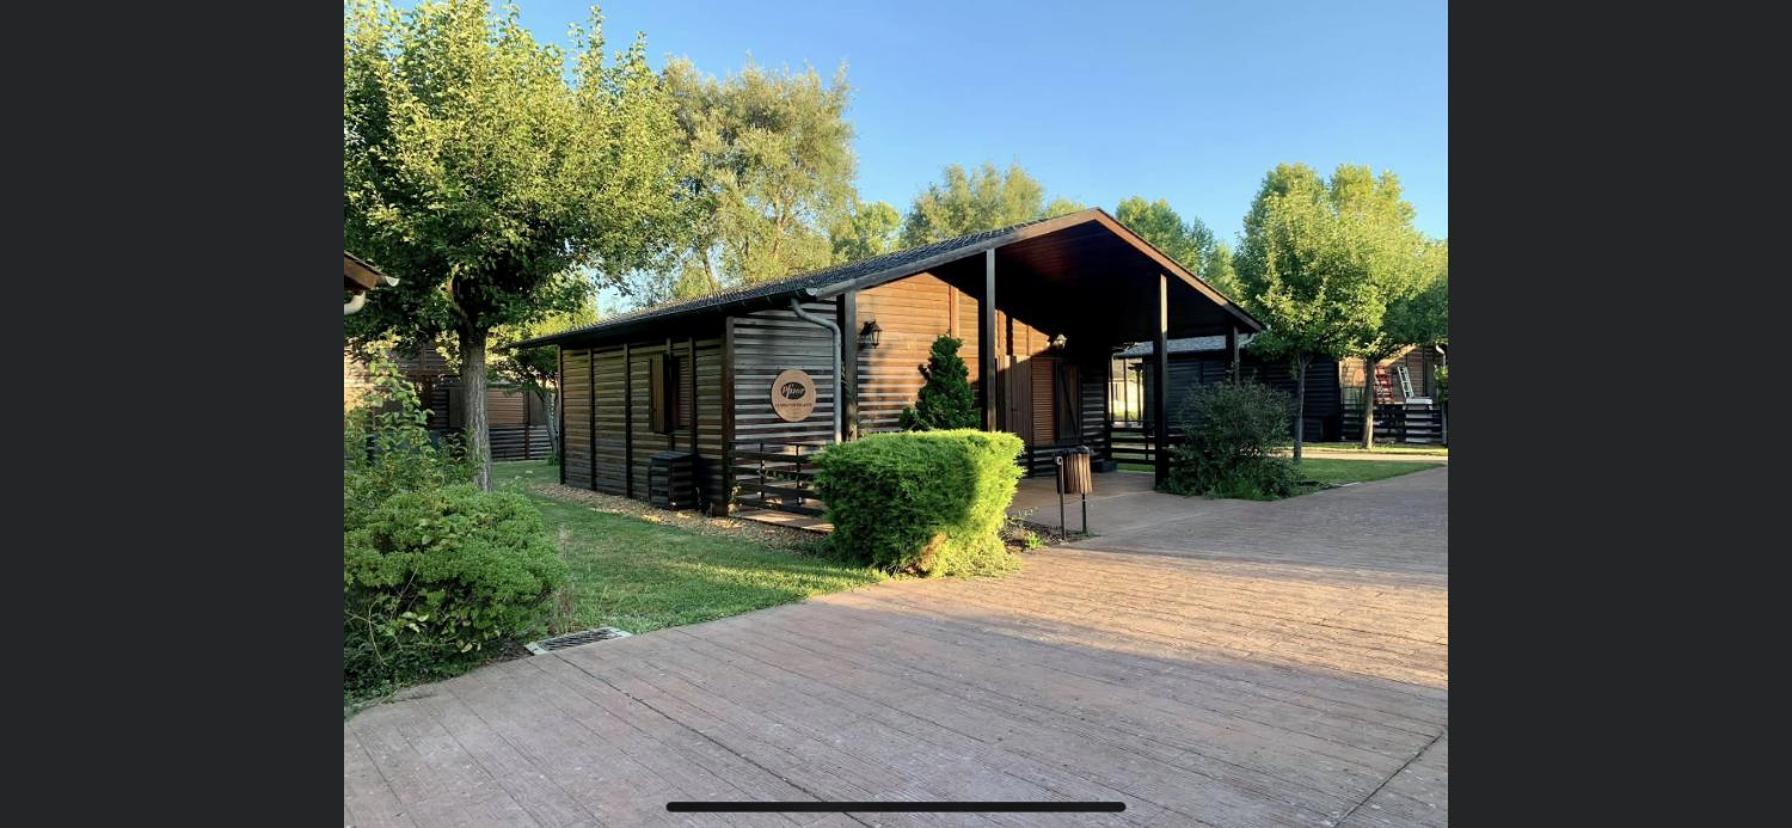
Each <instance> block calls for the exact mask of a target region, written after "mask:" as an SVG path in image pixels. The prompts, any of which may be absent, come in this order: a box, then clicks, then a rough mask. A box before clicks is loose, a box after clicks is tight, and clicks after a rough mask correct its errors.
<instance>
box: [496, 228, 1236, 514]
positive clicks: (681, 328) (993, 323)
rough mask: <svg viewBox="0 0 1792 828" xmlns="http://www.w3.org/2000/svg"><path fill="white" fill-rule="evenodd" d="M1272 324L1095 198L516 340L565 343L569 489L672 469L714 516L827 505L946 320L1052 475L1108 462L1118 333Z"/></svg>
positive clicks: (994, 421)
mask: <svg viewBox="0 0 1792 828" xmlns="http://www.w3.org/2000/svg"><path fill="white" fill-rule="evenodd" d="M1261 328H1262V326H1261V325H1260V324H1259V323H1258V322H1257V321H1256V320H1254V319H1252V318H1251V317H1250V316H1249V315H1248V314H1246V313H1245V312H1244V311H1243V310H1242V309H1239V308H1238V307H1236V306H1235V305H1233V304H1232V303H1231V302H1230V301H1229V300H1227V299H1226V298H1225V297H1224V296H1222V295H1221V294H1219V293H1218V292H1217V291H1214V290H1213V289H1212V288H1211V287H1209V286H1208V285H1206V283H1204V282H1201V281H1200V280H1199V279H1197V278H1196V277H1195V276H1194V274H1192V273H1189V272H1188V271H1187V270H1185V269H1183V268H1182V267H1181V266H1179V265H1177V264H1176V263H1175V262H1174V261H1172V260H1170V259H1169V258H1168V257H1167V256H1164V255H1163V254H1162V253H1161V252H1159V251H1157V250H1156V249H1155V248H1152V247H1151V246H1150V245H1149V244H1148V243H1146V242H1145V241H1143V240H1142V239H1140V238H1139V237H1138V236H1137V235H1135V234H1133V233H1132V232H1131V231H1130V230H1127V229H1126V228H1125V227H1123V226H1122V225H1120V224H1119V222H1117V221H1114V219H1113V218H1112V217H1111V216H1108V215H1107V214H1106V213H1105V212H1103V211H1101V210H1099V209H1091V210H1084V211H1081V212H1078V213H1073V214H1070V215H1067V216H1059V217H1056V218H1051V219H1044V220H1041V221H1036V222H1029V223H1026V224H1022V225H1016V226H1014V227H1006V228H1001V229H998V230H991V231H985V232H981V233H973V234H970V235H967V236H962V237H959V238H956V239H949V240H946V241H942V242H937V243H934V244H929V245H925V246H922V247H917V248H911V249H908V250H902V251H897V252H894V253H889V254H884V255H882V256H875V257H872V258H869V259H865V260H862V261H859V262H853V263H850V264H846V265H841V266H838V267H833V268H828V269H826V270H821V271H816V272H813V273H808V274H803V275H799V276H794V277H791V278H787V279H783V280H780V281H775V282H768V283H762V284H758V285H753V286H749V287H745V288H741V289H738V290H734V291H729V292H726V293H721V294H717V295H713V296H707V297H703V298H700V299H693V300H689V301H686V302H680V303H675V304H671V305H665V306H661V307H658V308H651V309H646V310H642V311H637V312H634V313H630V314H624V315H622V316H617V317H613V318H610V319H606V320H602V321H599V322H597V323H595V324H592V325H586V326H583V327H579V328H574V329H572V330H568V331H563V332H560V333H557V334H553V335H550V336H544V337H537V338H535V339H532V340H528V341H526V342H521V343H517V344H515V345H513V346H511V347H535V346H539V345H548V344H554V345H558V346H559V347H560V373H559V376H560V378H561V388H562V393H561V395H560V397H561V400H562V405H561V408H560V412H559V414H560V416H561V417H562V429H561V433H562V434H563V435H564V436H565V439H564V440H563V445H564V462H563V463H562V464H561V474H562V481H561V482H562V483H564V484H566V485H569V486H576V487H580V488H589V489H594V490H597V491H601V492H607V493H611V494H618V495H623V496H626V497H634V498H641V499H652V500H655V501H656V502H658V501H659V500H660V499H661V498H662V497H669V498H670V499H671V500H672V501H674V502H678V501H680V498H682V497H683V493H682V492H671V493H668V492H666V491H665V489H664V487H665V486H666V485H667V484H666V483H665V481H668V480H678V481H683V480H686V479H689V480H690V481H691V486H692V489H693V491H692V492H691V493H690V497H691V500H692V501H694V503H695V505H700V506H704V507H707V508H709V509H711V510H713V511H718V512H720V511H727V510H731V509H733V508H734V507H735V506H736V505H738V504H746V505H752V506H763V507H766V508H772V509H784V510H788V511H797V512H802V513H818V512H819V510H820V504H818V503H816V502H815V501H814V497H813V494H812V489H811V488H810V485H809V484H810V480H811V479H812V477H813V465H812V460H811V459H810V458H811V456H812V455H813V454H814V452H815V451H817V450H819V449H820V448H822V447H824V446H826V445H827V444H828V443H831V442H833V441H835V440H851V439H855V438H857V437H858V436H860V435H863V434H869V433H874V432H879V431H893V430H896V428H897V417H898V415H899V413H900V412H901V410H902V408H903V407H904V406H906V405H910V404H912V403H913V402H914V399H915V395H916V393H917V392H918V391H919V390H920V388H921V385H922V382H923V378H922V375H921V373H920V370H919V369H920V366H921V365H923V364H924V363H925V362H926V360H927V355H928V350H929V348H930V347H931V345H932V343H933V341H934V339H935V338H936V337H937V336H939V335H941V334H946V335H950V336H954V337H957V338H958V339H960V340H962V341H963V343H964V344H963V346H962V347H961V349H960V351H959V355H960V357H962V358H963V359H964V361H965V363H966V365H967V366H968V367H969V369H970V379H971V382H972V384H973V386H974V387H975V388H976V389H977V396H978V404H979V406H980V407H981V409H982V412H983V415H982V420H983V427H984V428H986V429H990V430H1000V431H1010V432H1013V433H1015V434H1017V435H1019V436H1020V437H1021V439H1022V440H1023V442H1025V444H1026V446H1027V451H1026V454H1025V456H1023V458H1022V460H1021V462H1022V463H1023V464H1025V465H1026V466H1027V467H1028V468H1029V470H1031V471H1042V470H1047V469H1050V468H1051V464H1052V456H1053V452H1054V451H1055V450H1056V449H1058V448H1060V447H1067V446H1073V445H1087V446H1090V447H1091V448H1092V449H1093V450H1094V452H1095V454H1096V457H1097V459H1098V460H1102V459H1108V458H1109V457H1110V456H1111V451H1110V449H1109V439H1108V424H1109V423H1108V420H1109V418H1108V416H1107V404H1108V387H1109V383H1110V377H1109V371H1110V369H1111V367H1112V359H1111V357H1112V355H1113V353H1114V350H1115V349H1116V347H1119V346H1123V345H1125V344H1127V343H1131V342H1137V341H1140V340H1142V339H1152V340H1154V341H1159V340H1166V339H1167V338H1168V337H1171V336H1197V335H1215V334H1221V335H1229V336H1234V337H1235V336H1237V335H1239V334H1240V333H1244V334H1248V333H1251V332H1254V331H1258V330H1261ZM1153 365H1154V366H1155V367H1156V368H1158V369H1164V370H1167V368H1168V365H1167V363H1162V364H1160V363H1159V362H1154V363H1153ZM836 366H838V368H836ZM836 389H838V391H837V390H836ZM1158 473H1159V474H1160V475H1162V474H1167V466H1160V467H1159V469H1158ZM679 485H680V486H682V485H683V484H682V483H680V484H679Z"/></svg>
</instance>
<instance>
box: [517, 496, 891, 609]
mask: <svg viewBox="0 0 1792 828" xmlns="http://www.w3.org/2000/svg"><path fill="white" fill-rule="evenodd" d="M558 475H559V471H558V469H556V468H555V467H553V466H550V465H548V464H547V463H546V462H516V463H495V464H493V485H494V486H506V487H508V486H519V487H521V486H525V485H526V484H530V483H545V482H552V481H554V480H556V479H557V478H558ZM525 494H528V495H529V498H530V499H531V500H533V501H535V503H536V504H537V505H539V506H540V507H541V515H542V518H543V519H544V520H545V521H546V523H547V526H548V532H549V534H550V535H552V536H553V537H554V538H555V540H556V542H558V543H559V544H560V548H561V554H562V555H563V556H564V557H565V559H566V563H567V566H568V567H569V568H570V569H571V574H572V584H573V595H572V602H571V607H570V611H571V620H570V621H564V620H563V621H562V625H563V626H565V627H567V628H569V629H585V628H589V627H604V626H609V627H620V628H621V629H624V630H627V631H629V632H632V633H642V632H647V631H649V630H657V629H660V628H661V627H675V626H678V625H680V624H695V623H698V622H700V621H710V620H714V619H717V618H723V617H726V616H730V615H736V614H739V613H743V612H748V611H750V610H756V609H763V608H765V607H771V606H776V605H778V604H787V603H790V602H792V601H798V600H802V599H803V598H806V597H808V596H811V595H823V594H826V593H829V592H838V591H840V590H843V589H850V588H852V587H855V586H860V585H863V584H870V583H875V582H877V581H880V580H882V579H883V576H881V575H879V574H878V573H876V572H874V571H872V570H869V569H864V568H859V567H852V566H847V565H844V564H839V563H834V562H831V561H828V560H825V559H822V558H818V557H815V556H812V555H807V554H803V553H801V552H793V551H787V550H782V549H774V548H771V547H768V546H765V545H763V544H761V543H757V542H754V541H751V540H747V539H743V538H732V537H718V536H715V535H705V534H698V533H695V532H691V531H687V530H685V529H681V528H678V527H675V526H667V525H662V524H659V523H655V522H653V521H652V519H651V516H649V517H641V516H635V515H622V514H612V513H608V512H603V511H599V510H597V509H596V508H594V507H592V506H590V505H588V504H583V503H576V502H571V501H561V500H556V499H553V498H548V497H543V496H541V495H538V494H535V493H533V492H527V491H526V490H525Z"/></svg>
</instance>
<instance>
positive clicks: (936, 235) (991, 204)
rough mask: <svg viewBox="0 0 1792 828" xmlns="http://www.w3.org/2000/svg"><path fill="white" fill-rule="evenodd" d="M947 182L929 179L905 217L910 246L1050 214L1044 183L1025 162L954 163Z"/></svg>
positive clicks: (905, 243)
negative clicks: (1000, 165) (1004, 165)
mask: <svg viewBox="0 0 1792 828" xmlns="http://www.w3.org/2000/svg"><path fill="white" fill-rule="evenodd" d="M945 178H946V180H945V181H944V182H943V183H936V184H929V185H927V189H926V190H924V191H923V192H922V193H921V194H920V195H918V196H916V197H915V201H914V204H913V205H912V206H910V207H909V212H908V215H907V216H906V217H905V218H904V219H903V224H902V243H903V246H905V247H915V246H917V245H923V244H930V243H932V242H937V241H943V240H945V239H950V238H954V237H957V236H962V235H965V234H966V233H975V232H977V231H979V230H994V229H996V228H998V227H1007V226H1008V225H1011V224H1020V223H1021V222H1025V221H1032V220H1034V219H1037V218H1043V217H1044V216H1045V187H1043V186H1041V185H1040V183H1039V182H1038V181H1037V180H1035V179H1034V178H1033V177H1032V176H1030V175H1028V174H1027V171H1026V170H1023V169H1021V168H1020V165H1019V164H1015V165H1011V166H1009V167H1008V169H1007V171H1006V172H1003V171H1001V170H998V169H996V166H995V165H994V164H990V163H987V162H985V163H984V164H983V166H981V167H979V168H977V170H975V171H973V172H966V171H965V168H964V167H961V166H959V165H957V164H953V165H951V166H949V167H947V168H946V171H945Z"/></svg>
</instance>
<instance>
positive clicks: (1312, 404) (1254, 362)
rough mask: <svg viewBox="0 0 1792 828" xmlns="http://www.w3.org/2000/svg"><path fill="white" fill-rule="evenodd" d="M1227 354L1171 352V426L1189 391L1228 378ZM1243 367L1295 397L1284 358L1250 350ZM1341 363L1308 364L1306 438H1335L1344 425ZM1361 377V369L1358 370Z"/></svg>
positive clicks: (1149, 389) (1249, 375) (1148, 376)
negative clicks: (1266, 357) (1261, 355)
mask: <svg viewBox="0 0 1792 828" xmlns="http://www.w3.org/2000/svg"><path fill="white" fill-rule="evenodd" d="M1144 361H1145V364H1146V365H1147V366H1149V365H1150V362H1151V358H1150V357H1145V359H1144ZM1227 363H1228V357H1227V356H1226V355H1225V354H1223V353H1221V352H1217V351H1216V352H1211V353H1207V352H1204V353H1200V354H1177V353H1174V352H1172V353H1171V354H1170V399H1169V403H1170V420H1171V427H1172V429H1174V428H1176V427H1177V421H1178V420H1180V419H1181V417H1182V405H1183V403H1184V402H1185V401H1186V400H1187V399H1188V393H1189V391H1190V390H1191V389H1193V388H1194V387H1195V386H1196V385H1209V384H1212V383H1216V382H1221V381H1223V380H1225V378H1226V369H1227ZM1239 364H1240V369H1241V370H1242V372H1243V374H1244V377H1245V379H1247V380H1254V381H1256V382H1261V383H1264V384H1267V385H1269V386H1271V387H1273V388H1275V389H1277V390H1279V391H1282V392H1283V393H1286V394H1288V395H1289V396H1290V397H1293V396H1294V389H1295V382H1294V372H1293V371H1290V370H1289V368H1288V364H1287V363H1286V362H1284V361H1282V360H1268V361H1266V360H1263V359H1260V358H1258V357H1255V356H1252V355H1251V354H1250V353H1249V352H1248V351H1247V352H1245V354H1243V355H1241V356H1240V358H1239ZM1152 373H1153V372H1152V371H1150V370H1149V369H1147V370H1146V371H1145V400H1146V405H1145V411H1146V412H1150V411H1152V410H1153V409H1152V407H1151V401H1152V400H1153V399H1155V397H1154V396H1153V395H1154V394H1155V393H1156V391H1155V389H1154V388H1153V385H1154V383H1153V380H1152ZM1338 375H1339V371H1338V363H1336V362H1334V361H1332V360H1329V359H1316V360H1314V361H1313V362H1312V363H1310V364H1308V365H1307V404H1306V412H1305V413H1306V420H1307V428H1306V439H1308V440H1321V439H1328V440H1335V439H1338V437H1337V434H1338V431H1339V429H1340V428H1341V427H1342V423H1341V420H1340V416H1341V415H1342V414H1343V410H1344V409H1343V401H1342V399H1341V396H1340V392H1339V384H1338ZM1358 376H1359V377H1360V376H1361V372H1360V371H1359V372H1358Z"/></svg>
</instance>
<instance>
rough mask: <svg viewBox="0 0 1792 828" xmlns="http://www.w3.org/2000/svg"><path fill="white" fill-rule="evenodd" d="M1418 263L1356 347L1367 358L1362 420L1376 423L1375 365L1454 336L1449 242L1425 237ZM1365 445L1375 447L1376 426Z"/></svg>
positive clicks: (1365, 434) (1365, 437)
mask: <svg viewBox="0 0 1792 828" xmlns="http://www.w3.org/2000/svg"><path fill="white" fill-rule="evenodd" d="M1417 255H1418V256H1419V257H1420V262H1419V263H1418V266H1417V267H1416V269H1415V270H1414V271H1413V278H1412V279H1411V280H1410V282H1407V281H1402V282H1401V283H1399V284H1396V285H1393V286H1392V287H1391V288H1390V289H1392V290H1395V291H1397V293H1396V295H1394V296H1392V297H1390V298H1389V299H1388V303H1387V310H1386V312H1384V313H1383V314H1382V317H1381V324H1380V325H1379V326H1378V327H1376V328H1375V329H1374V330H1372V331H1370V332H1369V334H1368V335H1367V336H1366V337H1365V338H1364V339H1363V340H1362V341H1360V342H1358V343H1357V344H1356V346H1355V347H1354V348H1352V352H1353V353H1354V354H1355V355H1356V356H1359V357H1362V359H1363V422H1365V423H1373V422H1375V366H1376V365H1377V364H1378V363H1380V362H1381V361H1382V360H1384V359H1387V358H1388V357H1391V356H1393V355H1394V354H1396V353H1398V352H1399V351H1400V350H1401V349H1403V348H1405V347H1407V346H1409V345H1411V346H1416V347H1420V348H1431V347H1439V346H1444V345H1446V344H1447V343H1448V342H1449V337H1450V247H1449V244H1448V243H1446V242H1442V241H1438V242H1425V243H1424V244H1423V245H1422V246H1421V247H1420V248H1419V251H1418V253H1417ZM1361 443H1362V446H1363V448H1374V447H1375V429H1374V428H1373V427H1367V426H1366V427H1364V428H1363V437H1362V441H1361Z"/></svg>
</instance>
